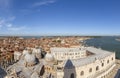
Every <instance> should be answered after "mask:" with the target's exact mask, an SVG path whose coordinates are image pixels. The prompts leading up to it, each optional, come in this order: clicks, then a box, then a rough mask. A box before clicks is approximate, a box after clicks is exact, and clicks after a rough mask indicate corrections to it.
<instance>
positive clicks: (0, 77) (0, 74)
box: [0, 67, 7, 78]
mask: <svg viewBox="0 0 120 78" xmlns="http://www.w3.org/2000/svg"><path fill="white" fill-rule="evenodd" d="M6 75H7V73H6V71H5V70H3V69H2V68H1V67H0V78H4V77H5V76H6Z"/></svg>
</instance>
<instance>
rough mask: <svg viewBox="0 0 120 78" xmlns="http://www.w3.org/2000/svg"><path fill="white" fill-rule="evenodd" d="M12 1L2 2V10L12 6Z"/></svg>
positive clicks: (3, 0)
mask: <svg viewBox="0 0 120 78" xmlns="http://www.w3.org/2000/svg"><path fill="white" fill-rule="evenodd" d="M11 1H12V0H0V8H2V9H8V8H9V7H10V5H11Z"/></svg>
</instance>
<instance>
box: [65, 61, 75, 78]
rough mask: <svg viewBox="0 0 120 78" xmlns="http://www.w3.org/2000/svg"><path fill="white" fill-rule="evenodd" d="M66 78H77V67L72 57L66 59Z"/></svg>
mask: <svg viewBox="0 0 120 78" xmlns="http://www.w3.org/2000/svg"><path fill="white" fill-rule="evenodd" d="M64 78H76V69H75V66H74V65H73V63H72V61H71V60H70V59H68V60H67V61H66V63H65V66H64Z"/></svg>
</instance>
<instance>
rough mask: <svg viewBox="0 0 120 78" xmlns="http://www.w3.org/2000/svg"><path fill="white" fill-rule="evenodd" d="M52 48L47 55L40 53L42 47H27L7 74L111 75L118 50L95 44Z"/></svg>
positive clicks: (20, 77)
mask: <svg viewBox="0 0 120 78" xmlns="http://www.w3.org/2000/svg"><path fill="white" fill-rule="evenodd" d="M50 50H51V53H47V54H46V56H45V58H43V59H41V58H39V57H38V56H36V53H38V54H40V53H41V52H40V51H39V50H34V49H33V50H30V51H23V54H22V56H21V58H20V60H19V61H18V62H17V63H15V64H14V65H12V66H10V67H8V68H7V71H8V73H9V74H8V75H7V76H6V78H108V76H109V74H110V73H111V71H112V69H113V68H114V67H115V53H114V52H109V51H105V50H102V49H97V48H94V47H71V48H64V47H62V48H61V47H53V48H51V49H50ZM39 56H40V55H39ZM36 59H38V61H36ZM14 69H15V71H12V70H14ZM11 71H12V72H13V73H11Z"/></svg>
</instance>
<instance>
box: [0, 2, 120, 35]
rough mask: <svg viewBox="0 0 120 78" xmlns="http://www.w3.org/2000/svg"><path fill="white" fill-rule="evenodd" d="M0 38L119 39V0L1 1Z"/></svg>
mask: <svg viewBox="0 0 120 78" xmlns="http://www.w3.org/2000/svg"><path fill="white" fill-rule="evenodd" d="M0 35H120V0H0Z"/></svg>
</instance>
